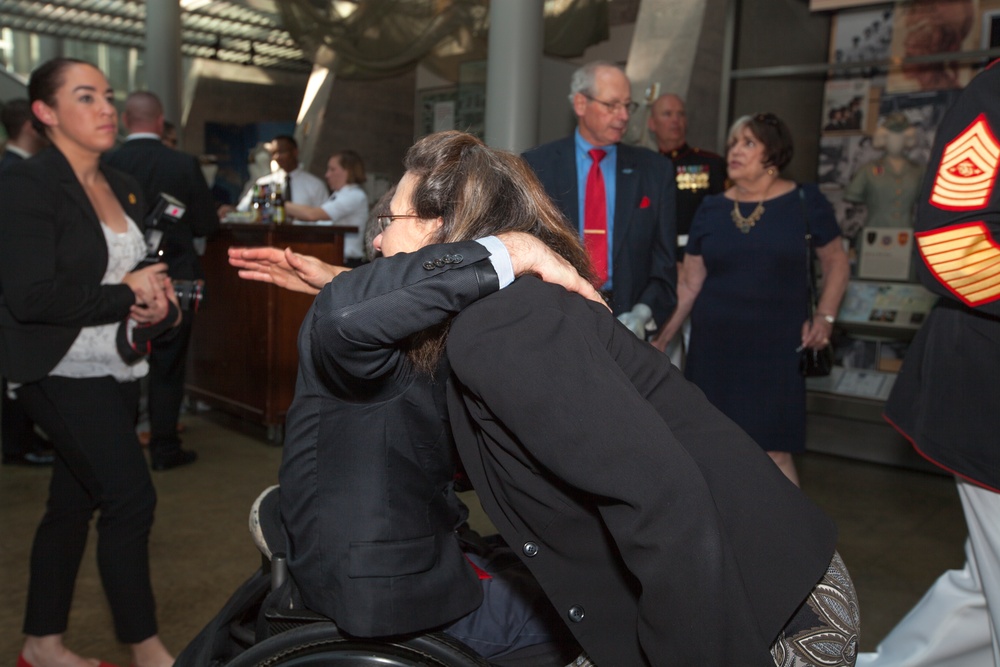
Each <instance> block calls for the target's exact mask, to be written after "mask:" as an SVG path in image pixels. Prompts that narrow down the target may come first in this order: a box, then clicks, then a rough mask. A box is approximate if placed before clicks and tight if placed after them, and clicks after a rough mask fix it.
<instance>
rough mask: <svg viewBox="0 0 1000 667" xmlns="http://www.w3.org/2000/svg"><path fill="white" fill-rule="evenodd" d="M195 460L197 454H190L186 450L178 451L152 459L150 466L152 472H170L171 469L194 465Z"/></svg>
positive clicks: (190, 452)
mask: <svg viewBox="0 0 1000 667" xmlns="http://www.w3.org/2000/svg"><path fill="white" fill-rule="evenodd" d="M197 458H198V452H192V451H190V450H187V449H178V450H177V451H175V452H171V453H170V454H167V455H165V456H154V457H152V460H151V462H150V466H151V467H152V468H153V470H170V469H172V468H179V467H180V466H186V465H187V464H189V463H194V462H195V460H197Z"/></svg>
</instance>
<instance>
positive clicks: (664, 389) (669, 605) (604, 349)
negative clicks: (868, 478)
mask: <svg viewBox="0 0 1000 667" xmlns="http://www.w3.org/2000/svg"><path fill="white" fill-rule="evenodd" d="M447 351H448V358H449V360H450V362H451V365H452V372H453V376H452V378H453V379H452V385H451V389H450V391H449V401H448V405H449V413H450V415H451V421H452V431H453V433H454V435H455V441H456V444H457V446H458V451H459V454H460V455H461V457H462V462H463V463H464V464H465V467H466V471H467V472H468V474H469V477H470V479H471V480H472V482H473V484H474V486H475V488H476V492H477V493H478V495H479V498H480V500H481V501H482V504H483V508H484V509H485V510H486V512H487V514H488V515H489V517H490V518H491V519H492V520H493V522H494V523H495V524H496V526H497V528H498V529H499V530H500V532H501V534H502V535H503V536H504V538H506V540H507V542H508V543H509V544H510V545H511V546H512V548H513V549H514V551H515V552H517V553H518V554H519V555H520V556H521V558H522V560H523V561H524V562H525V564H526V565H527V566H528V567H529V568H530V569H531V571H532V573H533V574H534V575H535V577H536V579H538V581H539V583H540V584H541V585H542V588H544V589H545V592H546V594H547V595H548V596H549V598H550V599H551V600H552V602H553V603H554V604H555V606H556V608H557V609H558V610H559V611H560V612H561V613H562V614H563V619H564V620H565V621H566V622H567V625H568V626H569V627H570V629H571V630H572V631H573V633H574V634H575V635H576V638H577V640H578V641H579V642H580V644H581V646H583V648H584V649H585V650H586V651H587V653H588V654H589V655H590V657H591V658H592V659H593V660H594V662H595V664H598V665H614V666H616V667H617V666H622V667H624V666H628V667H639V666H640V665H647V664H649V665H699V666H701V665H740V666H746V667H752V666H755V665H759V666H761V667H763V666H765V665H771V666H773V665H774V662H773V659H772V658H771V656H770V653H769V650H768V649H769V646H770V645H771V644H772V643H773V642H774V640H775V639H776V638H777V636H778V633H779V632H780V631H781V629H782V627H783V626H784V625H785V624H786V623H787V622H788V621H789V619H790V618H791V616H792V614H793V613H794V612H795V611H796V609H797V608H798V607H799V605H800V604H802V602H803V601H804V600H805V599H806V597H807V596H808V595H809V593H810V591H811V590H812V588H813V587H814V586H815V585H816V583H817V582H818V581H819V579H820V578H821V577H822V576H823V574H824V572H825V571H826V568H827V566H828V564H829V562H830V559H831V557H832V555H833V551H834V545H835V541H836V529H835V527H834V524H833V522H832V521H831V520H830V519H829V518H827V517H826V516H825V515H824V514H823V513H822V512H821V511H820V510H819V509H818V508H817V507H816V506H815V505H813V504H812V503H811V502H810V501H809V500H808V499H807V498H806V497H805V495H803V494H802V492H801V491H800V490H799V489H798V488H796V487H795V486H794V485H793V484H792V483H791V482H789V481H788V480H787V479H786V478H785V477H784V475H783V474H782V473H781V472H780V471H779V470H778V468H777V466H775V465H774V464H773V463H772V462H771V460H770V458H769V457H768V456H767V454H766V453H764V452H763V451H762V450H761V449H760V447H759V446H758V445H757V444H756V443H754V442H753V441H752V440H751V439H750V438H749V436H747V435H746V434H745V433H744V432H743V431H742V430H740V429H739V428H738V427H737V426H736V425H735V424H734V423H733V422H731V421H730V420H729V419H727V418H726V417H725V416H724V415H723V414H722V413H721V412H719V411H718V410H717V409H715V408H714V407H712V406H711V404H709V403H708V401H707V399H706V398H705V396H704V394H702V392H701V391H700V390H698V389H697V387H695V386H694V385H693V384H691V383H690V382H688V381H686V380H685V379H684V377H683V376H682V374H681V373H680V372H679V371H678V370H677V369H676V368H674V367H673V366H671V365H670V363H669V361H668V360H667V359H666V357H664V356H663V354H661V353H660V352H658V351H657V350H655V349H653V348H652V347H650V346H649V345H647V344H645V343H643V342H642V341H640V340H639V339H637V338H636V337H635V336H634V335H633V334H632V333H631V332H629V331H628V330H627V329H626V328H625V327H623V326H622V325H620V324H619V323H618V322H616V321H615V319H614V318H613V317H612V316H610V315H609V314H608V313H607V311H606V310H605V309H603V308H602V307H601V306H599V305H597V304H594V303H593V302H589V301H586V300H584V299H583V298H582V297H579V296H577V295H574V294H570V293H569V292H566V291H565V290H563V289H562V288H559V287H556V286H552V285H548V284H545V283H542V282H540V281H539V280H537V279H536V278H532V277H525V278H520V279H518V280H516V281H515V282H514V284H513V285H511V286H510V287H508V288H506V289H503V290H501V291H500V292H498V293H496V294H493V295H491V296H488V297H486V298H484V299H481V300H480V301H477V302H476V303H474V304H472V305H471V306H469V307H468V308H466V309H465V310H464V311H462V313H460V314H459V315H458V317H456V318H455V319H454V321H453V322H452V324H451V329H450V334H449V337H448V344H447ZM581 359H586V360H587V361H586V362H584V363H581V361H580V360H581Z"/></svg>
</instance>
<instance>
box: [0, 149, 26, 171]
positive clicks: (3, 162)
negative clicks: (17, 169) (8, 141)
mask: <svg viewBox="0 0 1000 667" xmlns="http://www.w3.org/2000/svg"><path fill="white" fill-rule="evenodd" d="M18 162H24V158H23V157H21V156H20V155H18V154H17V153H15V152H13V151H4V152H3V154H2V155H0V172H2V171H3V170H4V169H6V168H7V167H10V166H11V165H15V164H17V163H18Z"/></svg>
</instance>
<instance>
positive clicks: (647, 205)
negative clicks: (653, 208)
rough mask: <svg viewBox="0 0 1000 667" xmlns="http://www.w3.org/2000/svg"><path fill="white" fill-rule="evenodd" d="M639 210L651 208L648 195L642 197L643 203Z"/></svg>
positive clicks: (640, 203)
mask: <svg viewBox="0 0 1000 667" xmlns="http://www.w3.org/2000/svg"><path fill="white" fill-rule="evenodd" d="M639 208H649V197H647V196H646V195H643V196H642V201H641V202H639Z"/></svg>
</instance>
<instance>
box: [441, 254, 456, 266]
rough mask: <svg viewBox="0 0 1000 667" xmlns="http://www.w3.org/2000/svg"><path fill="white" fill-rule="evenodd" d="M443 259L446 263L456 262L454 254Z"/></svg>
mask: <svg viewBox="0 0 1000 667" xmlns="http://www.w3.org/2000/svg"><path fill="white" fill-rule="evenodd" d="M441 259H442V261H444V263H445V264H454V263H455V256H454V255H445V256H444V257H442V258H441Z"/></svg>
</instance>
